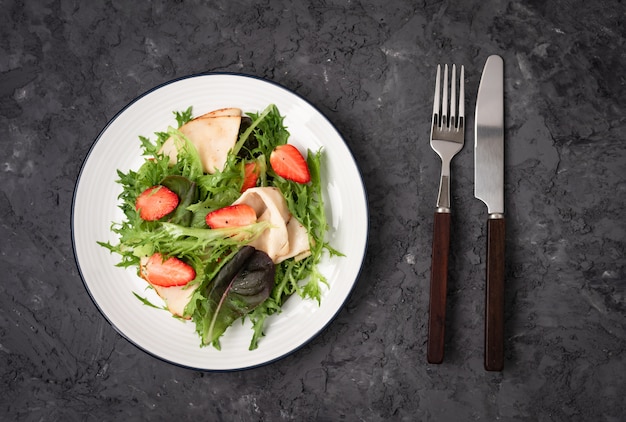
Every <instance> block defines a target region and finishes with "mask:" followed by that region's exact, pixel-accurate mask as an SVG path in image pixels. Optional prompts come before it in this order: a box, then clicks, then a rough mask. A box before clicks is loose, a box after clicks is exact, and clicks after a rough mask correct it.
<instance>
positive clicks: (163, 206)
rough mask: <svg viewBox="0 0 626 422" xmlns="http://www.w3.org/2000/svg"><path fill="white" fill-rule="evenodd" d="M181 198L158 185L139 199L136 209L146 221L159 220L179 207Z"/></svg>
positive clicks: (142, 194)
mask: <svg viewBox="0 0 626 422" xmlns="http://www.w3.org/2000/svg"><path fill="white" fill-rule="evenodd" d="M178 202H179V198H178V195H176V193H174V192H172V191H171V190H169V189H168V188H166V187H165V186H161V185H157V186H152V187H151V188H148V189H146V190H145V191H143V192H142V193H141V195H139V196H138V197H137V200H136V201H135V209H136V210H137V211H139V216H140V217H141V218H142V219H144V220H146V221H156V220H159V219H161V218H163V217H165V216H166V215H168V214H169V213H171V212H172V211H174V210H175V209H176V207H177V206H178Z"/></svg>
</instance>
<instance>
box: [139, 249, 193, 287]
mask: <svg viewBox="0 0 626 422" xmlns="http://www.w3.org/2000/svg"><path fill="white" fill-rule="evenodd" d="M140 274H141V277H142V278H144V279H145V280H146V281H147V282H148V283H150V284H154V285H155V286H161V287H173V286H184V285H186V284H187V283H189V282H190V281H191V280H193V279H194V278H196V271H195V270H194V269H193V267H192V266H191V265H189V264H187V263H185V262H183V261H181V260H180V259H178V258H176V257H174V256H172V257H170V258H167V259H164V257H163V255H161V254H160V253H158V252H157V253H155V254H153V255H152V256H151V257H150V258H148V259H147V260H142V265H141V266H140Z"/></svg>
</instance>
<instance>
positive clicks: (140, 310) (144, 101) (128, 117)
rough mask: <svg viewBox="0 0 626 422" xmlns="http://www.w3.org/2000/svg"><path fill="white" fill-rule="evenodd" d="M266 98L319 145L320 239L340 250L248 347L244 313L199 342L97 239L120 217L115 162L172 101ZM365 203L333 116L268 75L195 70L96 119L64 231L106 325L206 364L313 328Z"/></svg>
mask: <svg viewBox="0 0 626 422" xmlns="http://www.w3.org/2000/svg"><path fill="white" fill-rule="evenodd" d="M270 103H273V104H276V105H277V107H278V109H279V111H280V113H281V115H283V116H285V125H286V126H287V129H288V131H289V132H290V134H291V137H290V139H289V142H290V143H293V144H294V145H296V146H297V147H299V148H300V149H301V151H306V148H309V149H311V150H312V151H316V150H318V149H319V148H320V147H321V148H323V150H324V151H325V161H324V162H323V168H322V177H323V181H324V183H325V186H324V198H325V204H326V212H327V218H328V222H329V225H330V232H329V241H330V244H331V245H332V246H333V247H334V248H336V249H337V250H339V251H341V252H343V253H344V254H345V257H333V258H328V257H326V258H324V260H323V262H322V263H321V265H320V269H321V271H322V273H323V274H324V275H325V276H326V277H327V279H328V282H329V288H328V289H325V290H324V292H323V296H322V301H321V305H319V306H318V304H317V302H316V301H312V300H302V299H300V298H299V297H291V298H290V299H289V300H288V301H287V302H286V304H285V306H284V308H283V312H282V313H280V314H277V315H274V316H272V317H270V318H269V319H268V320H266V329H265V337H263V338H261V340H260V342H259V347H258V348H257V349H256V350H253V351H250V350H248V346H249V343H250V339H251V336H252V330H251V329H250V324H249V322H246V324H244V325H242V324H238V323H235V324H234V325H233V326H232V327H230V328H229V329H228V330H227V331H226V333H225V334H224V335H223V336H222V338H221V346H222V350H221V351H218V350H216V349H214V348H213V347H200V346H199V344H200V338H199V337H198V336H197V335H196V333H195V331H194V324H193V323H192V322H181V321H179V320H177V319H174V318H173V317H171V316H170V314H169V313H168V312H166V311H163V310H158V309H153V308H151V307H148V306H146V305H143V304H142V303H141V302H140V301H139V300H138V299H137V298H136V297H135V296H134V295H133V292H137V293H139V294H141V295H142V296H146V297H148V298H149V300H150V301H151V302H152V303H159V304H160V303H162V301H161V300H160V298H159V297H158V296H156V294H155V293H154V292H153V291H151V290H146V283H145V282H144V281H143V280H141V279H140V278H139V277H137V275H136V272H135V270H134V269H122V268H119V267H116V264H117V263H118V262H119V258H120V257H119V255H117V254H111V253H109V252H108V250H106V249H105V248H103V247H102V246H100V245H98V244H97V243H96V242H97V241H105V242H106V241H110V242H111V243H113V244H117V243H118V239H117V236H116V235H115V234H114V233H112V232H111V230H110V227H111V223H112V222H113V221H115V222H120V221H122V219H123V214H122V212H121V210H120V209H119V201H118V199H117V198H118V195H119V194H120V192H121V186H120V185H119V184H118V183H117V182H116V180H117V173H116V171H117V169H120V170H122V171H123V172H127V171H128V170H129V169H132V170H137V169H138V168H139V166H140V165H141V164H142V163H143V161H144V158H143V157H142V156H141V145H140V142H139V139H138V136H139V135H143V136H147V137H150V139H152V140H155V139H156V137H155V135H154V132H157V131H164V130H166V129H167V126H168V125H172V126H175V125H176V121H175V119H174V115H173V111H182V110H185V109H187V107H189V106H193V114H194V116H199V115H201V114H203V113H205V112H208V111H211V110H214V109H218V108H223V107H238V108H241V109H242V110H243V111H244V112H260V111H262V110H263V109H265V107H266V106H267V105H268V104H270ZM367 230H368V213H367V203H366V197H365V189H364V186H363V182H362V180H361V176H360V173H359V171H358V168H357V166H356V163H355V161H354V158H353V157H352V154H351V153H350V151H349V149H348V147H347V146H346V144H345V143H344V141H343V139H342V138H341V136H340V135H339V133H338V132H337V131H336V130H335V128H334V127H333V125H332V124H331V123H330V122H329V121H328V120H327V119H326V118H325V117H324V116H323V115H322V114H321V113H320V112H319V111H317V110H316V109H315V108H314V107H313V106H312V105H311V104H309V103H308V102H307V101H306V100H304V99H303V98H301V97H299V96H297V95H296V94H294V93H292V92H290V91H289V90H287V89H285V88H284V87H281V86H279V85H277V84H275V83H272V82H268V81H265V80H262V79H258V78H254V77H250V76H245V75H236V74H223V73H218V74H205V75H196V76H190V77H186V78H182V79H177V80H174V81H171V82H169V83H166V84H164V85H161V86H159V87H156V88H155V89H153V90H151V91H149V92H147V93H146V94H144V95H142V96H141V97H139V98H137V99H136V100H134V101H133V102H131V103H130V104H129V105H128V106H126V107H125V108H124V109H123V110H122V111H121V112H119V113H118V114H117V115H116V116H115V117H114V118H113V119H112V120H111V121H110V122H109V123H108V125H107V126H106V127H105V128H104V130H103V131H102V132H101V133H100V135H99V136H98V138H97V139H96V140H95V142H94V144H93V146H92V147H91V150H90V152H89V154H88V155H87V158H86V159H85V162H84V163H83V167H82V169H81V172H80V175H79V177H78V182H77V185H76V189H75V192H74V203H73V208H72V236H73V242H74V253H75V256H76V262H77V263H78V267H79V270H80V273H81V276H82V278H83V282H84V284H85V287H86V288H87V291H88V292H89V294H90V295H91V298H92V299H93V301H94V303H95V304H96V305H97V307H98V308H99V309H100V311H101V312H102V314H103V315H104V317H105V318H106V319H107V320H108V321H109V322H110V323H111V325H112V326H113V327H114V328H115V329H116V330H117V331H118V332H119V333H120V334H121V335H122V336H124V337H125V338H127V339H128V340H129V341H130V342H131V343H133V344H135V345H136V346H137V347H139V348H140V349H142V350H144V351H146V352H148V353H150V354H152V355H153V356H155V357H158V358H160V359H163V360H165V361H168V362H171V363H174V364H178V365H181V366H185V367H189V368H195V369H201V370H213V371H228V370H237V369H245V368H251V367H255V366H259V365H263V364H266V363H269V362H273V361H275V360H277V359H280V358H282V357H284V356H286V355H288V354H290V353H291V352H293V351H295V350H297V349H298V348H300V347H301V346H303V345H304V344H306V343H307V342H309V341H310V340H311V339H313V338H314V337H315V336H316V335H317V334H319V333H320V332H321V331H322V330H323V329H324V328H325V327H326V326H327V325H328V324H329V323H330V322H331V321H332V319H333V318H334V317H335V315H337V313H338V312H339V310H340V309H341V307H342V306H343V304H344V303H345V301H346V300H347V298H348V296H349V294H350V292H351V290H352V288H353V286H354V283H355V282H356V279H357V277H358V274H359V271H360V268H361V264H362V262H363V257H364V254H365V249H366V240H367Z"/></svg>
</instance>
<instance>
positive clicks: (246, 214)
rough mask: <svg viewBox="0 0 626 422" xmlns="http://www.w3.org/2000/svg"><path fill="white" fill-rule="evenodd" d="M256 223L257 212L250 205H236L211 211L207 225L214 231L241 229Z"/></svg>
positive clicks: (207, 218)
mask: <svg viewBox="0 0 626 422" xmlns="http://www.w3.org/2000/svg"><path fill="white" fill-rule="evenodd" d="M253 223H256V211H255V210H254V208H252V207H251V206H250V205H246V204H235V205H229V206H228V207H224V208H220V209H217V210H215V211H211V212H210V213H208V214H207V216H206V224H207V226H209V227H210V228H212V229H220V228H224V227H241V226H247V225H250V224H253Z"/></svg>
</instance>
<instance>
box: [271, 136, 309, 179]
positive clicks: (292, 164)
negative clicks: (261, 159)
mask: <svg viewBox="0 0 626 422" xmlns="http://www.w3.org/2000/svg"><path fill="white" fill-rule="evenodd" d="M270 165H271V166H272V169H273V170H274V171H275V172H276V174H277V175H279V176H280V177H283V178H285V179H288V180H293V181H294V182H297V183H308V182H309V181H310V180H311V174H310V173H309V166H307V163H306V160H305V159H304V157H303V156H302V154H300V151H298V149H297V148H296V147H294V146H293V145H291V144H285V145H279V146H277V147H276V148H274V151H272V153H271V154H270Z"/></svg>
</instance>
